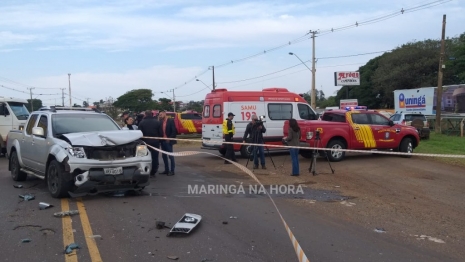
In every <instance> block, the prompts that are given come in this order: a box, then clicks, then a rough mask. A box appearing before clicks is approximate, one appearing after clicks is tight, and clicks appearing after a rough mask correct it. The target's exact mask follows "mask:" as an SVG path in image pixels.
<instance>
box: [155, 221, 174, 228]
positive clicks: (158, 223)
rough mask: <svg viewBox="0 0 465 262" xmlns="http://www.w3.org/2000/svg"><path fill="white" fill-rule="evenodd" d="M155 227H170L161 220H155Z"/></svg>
mask: <svg viewBox="0 0 465 262" xmlns="http://www.w3.org/2000/svg"><path fill="white" fill-rule="evenodd" d="M156 228H157V229H164V228H168V229H171V228H170V227H168V226H166V225H165V222H163V221H157V224H156Z"/></svg>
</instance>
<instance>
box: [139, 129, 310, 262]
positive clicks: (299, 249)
mask: <svg viewBox="0 0 465 262" xmlns="http://www.w3.org/2000/svg"><path fill="white" fill-rule="evenodd" d="M144 138H149V137H144ZM147 146H148V147H150V148H152V149H154V150H156V151H158V152H160V153H162V154H166V155H170V156H192V155H198V154H206V155H212V156H216V157H219V158H222V159H224V160H225V161H228V162H230V163H231V164H233V165H235V166H236V167H238V168H239V169H240V170H242V171H244V173H246V174H248V175H249V176H250V177H252V178H253V179H254V180H255V181H256V182H257V183H258V184H260V186H261V187H262V188H264V190H265V192H266V195H267V196H268V198H269V199H270V200H271V203H273V206H274V207H275V209H276V212H278V215H279V217H280V218H281V221H282V222H283V224H284V227H285V228H286V231H287V233H288V234H289V238H290V239H291V242H292V246H293V247H294V250H295V253H296V255H297V257H298V259H299V262H310V260H308V258H307V256H306V255H305V253H304V250H303V249H302V247H301V246H300V244H299V242H298V241H297V239H296V238H295V236H294V234H293V233H292V231H291V229H290V228H289V226H288V225H287V223H286V221H285V220H284V218H283V216H282V215H281V212H280V211H279V209H278V206H276V203H275V202H274V200H273V198H272V197H271V196H270V194H269V193H268V190H267V189H266V188H265V187H264V186H263V184H262V183H261V182H260V180H258V178H257V177H256V176H255V174H253V173H252V172H251V171H250V170H249V169H248V168H247V167H245V166H243V165H241V164H239V163H236V162H234V161H231V160H229V159H226V158H224V157H221V156H219V155H216V154H213V153H209V152H201V151H182V152H176V153H174V152H166V151H163V150H161V149H159V148H156V147H153V146H151V145H147Z"/></svg>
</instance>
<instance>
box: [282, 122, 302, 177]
mask: <svg viewBox="0 0 465 262" xmlns="http://www.w3.org/2000/svg"><path fill="white" fill-rule="evenodd" d="M287 133H288V136H287V137H284V138H283V140H284V141H286V142H287V145H288V146H296V147H298V146H299V144H300V127H299V124H298V123H297V121H296V120H295V119H293V118H291V119H290V120H289V130H288V132H287ZM289 151H290V153H291V160H292V174H291V176H298V175H299V173H300V170H299V149H298V148H290V149H289Z"/></svg>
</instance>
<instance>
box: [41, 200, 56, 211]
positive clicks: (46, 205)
mask: <svg viewBox="0 0 465 262" xmlns="http://www.w3.org/2000/svg"><path fill="white" fill-rule="evenodd" d="M49 207H53V205H50V204H49V203H45V202H40V203H39V208H40V210H44V209H46V208H49Z"/></svg>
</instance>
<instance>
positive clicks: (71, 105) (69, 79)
mask: <svg viewBox="0 0 465 262" xmlns="http://www.w3.org/2000/svg"><path fill="white" fill-rule="evenodd" d="M68 82H69V107H71V108H73V104H71V73H68Z"/></svg>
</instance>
